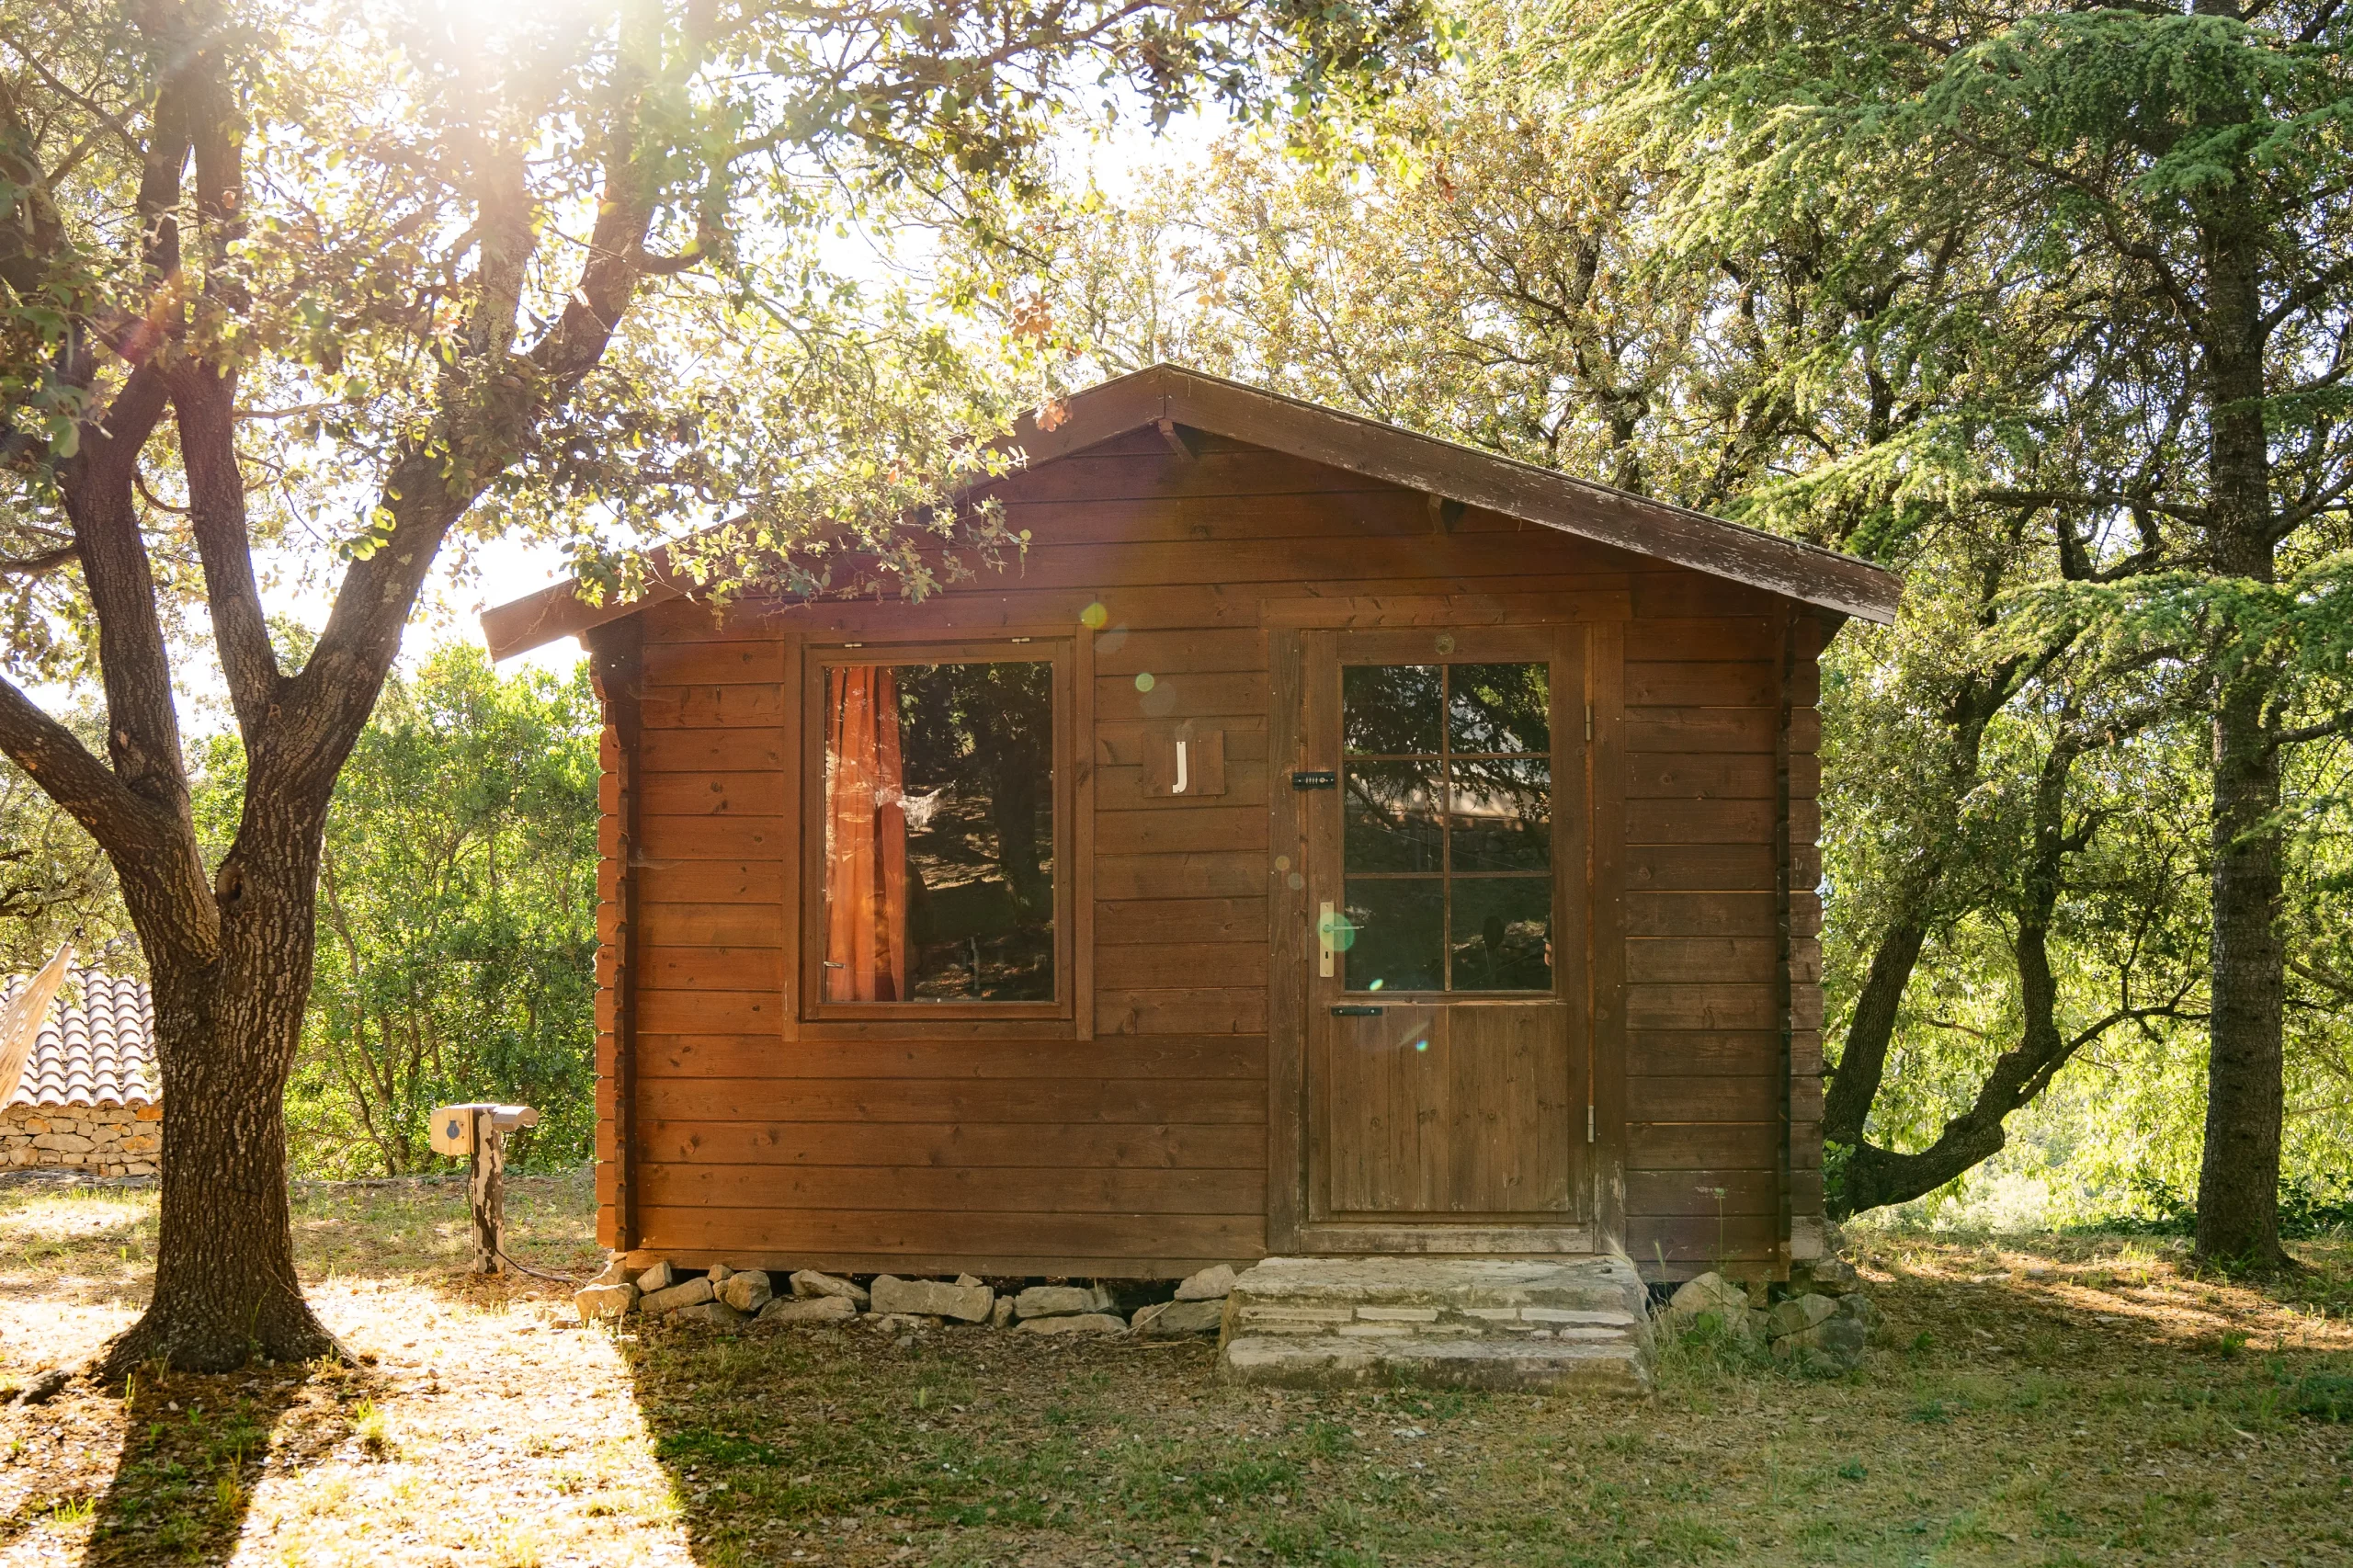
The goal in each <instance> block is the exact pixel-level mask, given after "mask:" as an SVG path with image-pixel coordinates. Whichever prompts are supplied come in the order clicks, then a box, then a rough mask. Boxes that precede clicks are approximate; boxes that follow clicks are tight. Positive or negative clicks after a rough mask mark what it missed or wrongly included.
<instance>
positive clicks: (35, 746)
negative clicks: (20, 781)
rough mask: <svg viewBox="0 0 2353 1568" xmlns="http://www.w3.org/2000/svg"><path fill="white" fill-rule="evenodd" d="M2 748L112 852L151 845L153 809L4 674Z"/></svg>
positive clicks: (0, 687) (135, 851)
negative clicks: (36, 705) (35, 704)
mask: <svg viewBox="0 0 2353 1568" xmlns="http://www.w3.org/2000/svg"><path fill="white" fill-rule="evenodd" d="M0 751H5V752H6V753H7V754H8V757H9V760H11V761H12V762H14V763H15V764H16V765H17V767H21V768H23V769H24V770H25V772H26V773H27V774H28V775H29V776H30V777H31V778H32V781H33V782H34V783H36V784H38V785H40V788H41V792H42V793H43V794H45V795H47V796H48V797H49V798H50V799H51V800H52V801H56V802H57V803H58V804H59V805H60V806H62V807H63V808H64V810H65V812H67V814H69V815H70V816H72V817H73V818H74V821H75V822H78V823H80V824H82V825H83V826H84V827H85V828H86V829H88V830H89V833H90V836H91V837H93V838H95V839H97V841H98V843H99V844H100V845H101V846H103V847H104V848H105V849H106V850H107V852H108V854H110V855H118V856H119V855H131V856H138V855H142V854H146V853H149V852H151V851H152V850H153V847H154V842H153V841H154V839H155V837H156V836H157V833H156V830H157V827H158V825H159V824H158V823H157V821H156V818H155V814H154V812H153V808H152V807H150V806H149V805H148V803H147V802H146V801H142V800H141V799H140V798H139V797H138V796H137V795H134V794H133V793H131V790H128V789H126V788H124V786H123V782H122V780H121V779H119V778H116V777H115V775H114V773H113V771H112V770H111V769H109V768H108V767H107V765H106V764H105V763H103V762H100V761H99V760H98V759H97V757H96V756H92V755H91V754H90V749H89V747H87V746H85V745H84V744H82V743H81V741H80V740H79V739H77V738H76V737H75V735H74V732H73V731H71V730H69V729H67V728H66V727H65V726H64V725H63V724H61V723H59V722H57V721H56V720H54V719H52V718H51V717H50V716H49V715H48V714H46V713H44V712H42V711H41V710H40V709H39V708H37V707H35V706H34V704H33V702H32V699H30V698H28V697H27V696H26V695H25V694H24V693H23V692H22V691H20V690H18V689H17V687H16V684H15V683H14V682H12V681H10V680H9V679H8V678H7V677H6V676H0Z"/></svg>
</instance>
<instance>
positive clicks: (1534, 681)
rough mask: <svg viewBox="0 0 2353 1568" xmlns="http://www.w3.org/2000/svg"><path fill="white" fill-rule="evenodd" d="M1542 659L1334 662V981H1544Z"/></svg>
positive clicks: (1543, 987)
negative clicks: (1338, 972)
mask: <svg viewBox="0 0 2353 1568" xmlns="http://www.w3.org/2000/svg"><path fill="white" fill-rule="evenodd" d="M1551 703H1552V668H1551V666H1550V665H1547V664H1544V663H1542V662H1541V661H1530V662H1526V663H1520V664H1487V665H1345V666H1343V667H1342V669H1341V672H1340V715H1341V740H1342V746H1343V750H1344V752H1345V754H1346V755H1345V756H1344V759H1343V765H1342V767H1341V779H1340V789H1341V812H1342V827H1341V835H1340V849H1341V866H1342V871H1343V875H1344V877H1345V879H1346V880H1345V897H1346V903H1347V915H1346V921H1345V925H1344V926H1343V927H1342V929H1341V930H1340V932H1339V933H1338V936H1339V937H1340V941H1341V945H1342V947H1343V949H1344V951H1345V953H1346V958H1345V961H1344V964H1343V969H1344V971H1345V975H1346V980H1345V987H1346V989H1347V990H1349V991H1358V992H1370V991H1388V992H1396V991H1436V992H1445V991H1482V992H1495V991H1521V992H1527V991H1538V992H1542V991H1550V990H1551V989H1552V965H1551V963H1550V962H1549V961H1548V960H1547V957H1546V944H1547V942H1548V941H1549V940H1550V938H1551V936H1552V749H1551V748H1552V716H1551Z"/></svg>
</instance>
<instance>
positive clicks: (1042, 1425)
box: [0, 1178, 2353, 1568]
mask: <svg viewBox="0 0 2353 1568" xmlns="http://www.w3.org/2000/svg"><path fill="white" fill-rule="evenodd" d="M509 1205H510V1208H509V1213H510V1221H511V1234H510V1243H509V1250H510V1251H511V1252H512V1253H514V1254H515V1255H516V1256H520V1257H523V1258H526V1259H529V1260H533V1261H535V1262H538V1263H540V1264H541V1265H544V1266H546V1267H553V1268H560V1269H570V1270H572V1271H574V1272H577V1273H585V1272H587V1271H588V1270H589V1269H590V1268H592V1267H594V1266H595V1265H596V1264H597V1262H598V1261H599V1255H598V1254H597V1252H596V1251H595V1249H594V1247H593V1246H592V1245H591V1244H590V1240H589V1233H588V1189H587V1187H586V1184H585V1181H583V1180H580V1179H577V1178H525V1179H519V1180H517V1181H515V1182H514V1183H512V1185H511V1187H510V1198H509ZM296 1224H297V1231H298V1236H299V1238H300V1245H301V1254H302V1258H303V1262H304V1267H305V1278H306V1280H307V1281H308V1283H309V1286H310V1289H311V1292H312V1296H313V1300H314V1301H316V1302H317V1303H318V1305H319V1308H320V1310H321V1312H322V1313H323V1315H324V1317H325V1319H326V1320H327V1322H328V1323H329V1324H331V1325H332V1326H333V1327H334V1328H335V1330H336V1332H337V1333H338V1334H340V1335H342V1336H343V1337H344V1339H345V1342H346V1344H347V1346H349V1347H350V1349H351V1350H352V1351H353V1353H354V1354H355V1355H356V1356H357V1357H358V1358H359V1359H358V1362H357V1363H356V1364H354V1365H351V1366H341V1365H314V1366H305V1367H255V1368H252V1369H248V1370H247V1371H245V1372H244V1373H240V1374H233V1375H230V1376H226V1377H219V1378H198V1377H178V1376H171V1377H158V1378H155V1379H153V1380H149V1379H145V1378H142V1379H140V1380H137V1381H134V1383H133V1385H132V1386H131V1388H130V1389H128V1390H127V1391H126V1390H124V1389H120V1388H108V1389H96V1388H91V1387H89V1386H87V1385H86V1384H85V1383H83V1382H80V1381H75V1382H73V1383H71V1384H69V1385H68V1387H67V1389H66V1390H65V1392H63V1393H62V1394H60V1395H59V1396H58V1397H56V1398H55V1399H53V1400H51V1401H50V1402H49V1403H44V1404H40V1405H38V1406H33V1407H25V1406H22V1405H12V1406H10V1407H8V1408H6V1409H0V1564H5V1565H6V1568H17V1565H20V1564H32V1563H40V1564H44V1565H48V1564H62V1563H118V1562H124V1563H128V1562H138V1563H146V1562H156V1563H186V1562H236V1563H240V1564H245V1563H252V1564H265V1563H267V1564H278V1563H284V1564H330V1563H344V1562H355V1563H357V1562H370V1563H375V1562H383V1563H394V1562H397V1563H402V1564H423V1565H431V1568H441V1565H458V1564H463V1565H471V1568H535V1565H539V1564H549V1565H553V1564H571V1563H611V1564H616V1565H627V1568H657V1565H664V1564H674V1563H675V1564H688V1563H692V1564H703V1565H709V1568H731V1565H733V1564H738V1563H771V1562H772V1563H835V1564H898V1563H938V1564H959V1565H963V1564H970V1565H979V1564H983V1563H990V1564H1040V1565H1055V1568H1060V1565H1064V1564H1080V1563H1090V1564H1091V1563H1103V1564H1110V1563H1152V1564H1185V1565H1194V1564H1204V1565H1206V1564H1218V1563H1259V1562H1311V1563H1337V1564H1373V1563H1382V1564H1421V1563H1463V1564H1485V1563H1546V1564H1552V1563H1558V1564H1586V1563H1592V1564H1620V1563H1622V1564H1643V1565H1649V1564H1654V1563H1660V1562H1698V1563H1707V1562H1724V1563H1733V1562H1739V1563H1749V1562H1790V1563H1889V1564H1915V1563H1930V1564H1947V1563H1952V1564H1963V1563H1987V1564H2001V1565H2003V1568H2015V1565H2019V1564H2075V1563H2143V1562H2184V1563H2188V1562H2198V1563H2278V1564H2287V1563H2298V1564H2315V1565H2318V1564H2329V1565H2338V1564H2345V1563H2347V1562H2353V1422H2337V1421H2332V1420H2329V1419H2326V1418H2325V1415H2307V1414H2302V1413H2300V1411H2299V1409H2298V1405H2299V1403H2300V1402H2301V1403H2305V1404H2313V1403H2314V1399H2313V1392H2314V1391H2315V1390H2321V1391H2323V1392H2325V1390H2326V1389H2327V1388H2328V1387H2331V1386H2333V1385H2327V1384H2325V1383H2323V1382H2321V1381H2318V1380H2322V1379H2325V1378H2328V1377H2336V1376H2353V1243H2330V1244H2307V1245H2303V1246H2301V1247H2300V1248H2299V1249H2298V1250H2299V1252H2300V1253H2301V1255H2302V1256H2303V1257H2304V1258H2305V1259H2306V1260H2307V1261H2308V1262H2309V1263H2311V1264H2313V1270H2312V1272H2310V1273H2309V1274H2307V1275H2305V1276H2303V1277H2302V1278H2299V1279H2297V1280H2295V1281H2293V1282H2291V1283H2290V1284H2288V1285H2286V1286H2275V1287H2270V1288H2268V1289H2267V1290H2254V1289H2249V1288H2245V1287H2242V1286H2238V1285H2234V1284H2231V1283H2228V1282H2225V1281H2221V1280H2213V1279H2200V1278H2193V1277H2191V1276H2189V1275H2188V1274H2187V1273H2186V1272H2185V1271H2184V1269H2183V1268H2182V1267H2181V1266H2180V1262H2179V1257H2180V1255H2179V1253H2178V1252H2177V1250H2176V1249H2174V1248H2173V1247H2171V1246H2170V1245H2168V1244H2165V1243H2162V1242H2153V1241H2149V1240H2135V1239H2130V1238H2121V1237H2097V1236H2067V1237H2052V1236H2040V1237H1998V1238H1954V1237H1949V1236H1927V1235H1918V1234H1907V1233H1885V1232H1868V1231H1866V1232H1859V1233H1856V1235H1855V1237H1854V1238H1853V1243H1852V1246H1851V1249H1850V1251H1851V1253H1852V1256H1854V1257H1855V1260H1856V1262H1857V1263H1858V1265H1859V1267H1861V1268H1862V1270H1863V1273H1864V1275H1865V1278H1866V1279H1867V1281H1868V1284H1869V1288H1870V1290H1871V1292H1872V1294H1873V1296H1874V1299H1875V1300H1876V1301H1878V1302H1879V1303H1880V1305H1881V1308H1882V1309H1883V1310H1884V1312H1885V1313H1886V1315H1887V1324H1886V1325H1885V1327H1884V1329H1883V1330H1882V1332H1881V1335H1880V1337H1879V1340H1878V1342H1877V1343H1875V1344H1874V1346H1873V1347H1872V1350H1871V1352H1870V1356H1869V1358H1868V1360H1867V1364H1866V1366H1865V1368H1864V1369H1863V1371H1862V1372H1861V1373H1859V1374H1858V1375H1857V1376H1855V1377H1852V1378H1849V1379H1845V1380H1841V1381H1831V1382H1810V1381H1802V1380H1800V1379H1797V1378H1795V1377H1792V1376H1790V1375H1788V1374H1786V1373H1784V1372H1783V1371H1781V1370H1779V1369H1776V1368H1774V1367H1773V1366H1771V1365H1770V1364H1769V1363H1760V1362H1758V1361H1757V1360H1756V1359H1753V1358H1749V1357H1746V1356H1745V1355H1743V1354H1741V1353H1738V1352H1736V1351H1730V1350H1723V1349H1720V1348H1717V1347H1713V1346H1708V1345H1705V1344H1677V1345H1672V1346H1666V1347H1665V1349H1664V1350H1663V1351H1662V1354H1661V1358H1660V1362H1661V1364H1660V1368H1659V1379H1658V1382H1659V1389H1658V1392H1657V1393H1656V1394H1655V1395H1654V1397H1652V1398H1651V1399H1649V1400H1647V1401H1642V1402H1625V1403H1581V1402H1574V1401H1564V1400H1559V1399H1537V1398H1530V1397H1526V1396H1509V1395H1498V1396H1493V1397H1488V1396H1462V1395H1447V1394H1426V1393H1414V1392H1388V1393H1365V1394H1350V1395H1306V1394H1288V1395H1286V1394H1280V1393H1273V1392H1240V1391H1233V1390H1226V1389H1222V1388H1220V1387H1218V1386H1217V1385H1216V1384H1214V1383H1213V1382H1212V1381H1211V1377H1210V1369H1211V1351H1210V1349H1209V1347H1208V1346H1206V1345H1180V1346H1147V1345H1131V1344H1126V1343H1111V1344H1071V1343H1064V1342H1060V1341H1051V1340H1033V1339H1029V1338H1027V1337H1017V1336H1013V1335H1004V1334H995V1333H991V1332H989V1331H986V1330H981V1329H968V1330H949V1331H942V1332H939V1333H936V1334H932V1335H925V1336H922V1337H920V1338H918V1339H916V1340H915V1342H914V1343H913V1344H912V1345H911V1346H906V1347H901V1346H899V1345H898V1344H896V1343H895V1342H894V1341H893V1340H892V1339H889V1338H886V1337H883V1336H881V1335H875V1334H872V1333H870V1332H866V1331H842V1330H806V1329H802V1330H781V1331H772V1330H755V1331H752V1332H749V1333H736V1334H730V1333H727V1332H724V1331H716V1330H710V1329H706V1328H702V1327H700V1326H688V1325H678V1326H664V1325H642V1326H631V1327H629V1328H627V1329H624V1330H623V1331H621V1332H619V1333H615V1332H613V1331H611V1330H609V1329H601V1328H600V1329H586V1328H582V1327H579V1326H578V1325H576V1324H574V1323H573V1322H571V1321H570V1318H571V1312H570V1307H569V1302H568V1301H567V1299H566V1296H565V1292H564V1291H563V1290H562V1289H561V1288H559V1287H556V1286H552V1285H542V1284H540V1283H538V1282H535V1281H531V1280H528V1279H503V1280H496V1281H486V1282H485V1281H477V1280H475V1279H474V1278H472V1277H470V1276H468V1275H466V1274H464V1273H463V1272H461V1271H460V1267H459V1259H460V1253H461V1250H462V1246H463V1226H464V1207H463V1200H462V1197H461V1194H460V1189H458V1188H456V1187H426V1188H397V1187H338V1188H322V1187H306V1188H303V1189H301V1191H300V1192H299V1193H298V1195H297V1210H296ZM153 1240H154V1209H153V1197H152V1195H151V1194H149V1193H146V1192H142V1191H135V1190H126V1189H122V1188H113V1189H103V1188H101V1189H92V1188H87V1187H85V1188H79V1189H70V1190H69V1189H60V1188H55V1187H38V1188H28V1187H21V1186H18V1187H5V1188H0V1394H5V1393H6V1392H8V1391H10V1390H11V1389H12V1388H17V1387H22V1386H24V1385H27V1384H28V1383H30V1382H31V1381H33V1380H34V1379H35V1378H36V1377H37V1376H38V1375H39V1374H40V1372H41V1371H43V1370H45V1369H50V1368H68V1369H70V1368H74V1367H76V1366H78V1365H80V1364H81V1363H82V1362H84V1361H85V1359H86V1358H88V1357H89V1355H90V1354H91V1353H92V1352H93V1351H94V1350H96V1349H97V1346H99V1345H100V1344H101V1343H102V1342H103V1341H104V1340H105V1339H106V1338H107V1336H108V1335H110V1334H112V1333H114V1332H115V1331H116V1330H118V1329H119V1328H120V1327H122V1326H123V1325H125V1324H128V1323H129V1322H130V1321H131V1318H132V1316H133V1315H134V1314H135V1312H136V1311H137V1308H138V1305H139V1303H140V1301H141V1300H142V1298H143V1296H144V1293H145V1291H146V1290H147V1288H148V1283H149V1279H150V1278H151V1275H150V1270H151V1267H152V1257H153ZM126 1396H127V1397H126Z"/></svg>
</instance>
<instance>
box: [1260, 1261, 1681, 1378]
mask: <svg viewBox="0 0 2353 1568" xmlns="http://www.w3.org/2000/svg"><path fill="white" fill-rule="evenodd" d="M1648 1301H1649V1298H1648V1294H1647V1292H1646V1291H1645V1290H1643V1282H1642V1277H1641V1276H1640V1275H1639V1274H1638V1273H1637V1272H1636V1271H1635V1269H1634V1267H1633V1265H1632V1264H1631V1263H1630V1262H1629V1261H1628V1260H1626V1259H1625V1258H1623V1257H1575V1258H1469V1257H1276V1258H1268V1259H1267V1260H1266V1261H1264V1262H1262V1263H1260V1264H1258V1265H1256V1267H1252V1268H1250V1269H1248V1270H1246V1271H1245V1273H1243V1274H1242V1276H1241V1277H1240V1278H1237V1279H1235V1281H1234V1283H1233V1293H1232V1294H1231V1295H1230V1296H1229V1297H1228V1298H1227V1301H1226V1318H1225V1342H1226V1343H1225V1347H1224V1349H1223V1350H1222V1353H1221V1356H1220V1361H1219V1365H1220V1368H1221V1369H1222V1373H1223V1375H1224V1376H1226V1377H1227V1378H1229V1379H1231V1380H1233V1381H1238V1382H1251V1383H1270V1384H1275V1385H1278V1386H1299V1387H1341V1386H1347V1385H1348V1384H1352V1383H1356V1382H1364V1381H1372V1382H1381V1381H1404V1382H1418V1383H1425V1384H1427V1385H1428V1386H1431V1387H1443V1388H1519V1389H1531V1390H1538V1391H1542V1390H1547V1389H1553V1388H1586V1389H1593V1390H1597V1391H1599V1390H1617V1391H1620V1392H1639V1391H1640V1389H1641V1388H1642V1387H1643V1386H1644V1379H1645V1377H1646V1373H1645V1371H1644V1363H1643V1347H1644V1345H1645V1343H1646V1339H1645V1326H1646V1323H1647V1313H1648Z"/></svg>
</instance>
